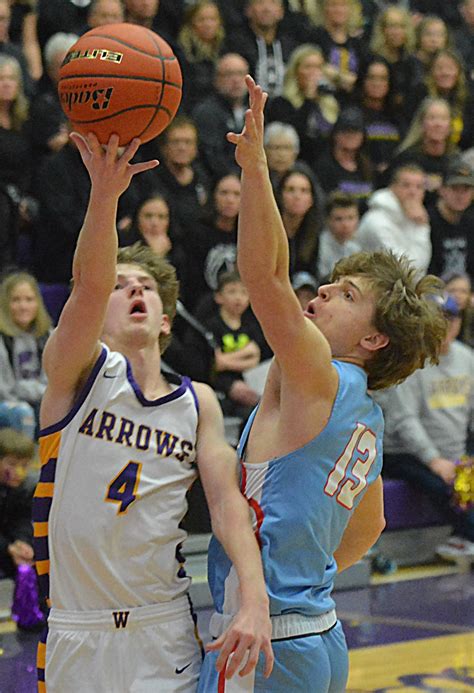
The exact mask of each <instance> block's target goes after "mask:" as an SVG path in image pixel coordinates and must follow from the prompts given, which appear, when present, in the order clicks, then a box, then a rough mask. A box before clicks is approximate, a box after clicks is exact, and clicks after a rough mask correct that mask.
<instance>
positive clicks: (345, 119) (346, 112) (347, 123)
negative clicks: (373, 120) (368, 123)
mask: <svg viewBox="0 0 474 693" xmlns="http://www.w3.org/2000/svg"><path fill="white" fill-rule="evenodd" d="M347 130H356V131H360V132H365V122H364V114H363V113H362V111H361V110H360V108H357V107H356V106H349V107H348V108H345V109H343V110H342V111H341V113H340V114H339V117H338V119H337V120H336V123H335V125H334V127H333V132H343V131H347Z"/></svg>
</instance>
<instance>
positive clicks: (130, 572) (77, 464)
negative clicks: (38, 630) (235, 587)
mask: <svg viewBox="0 0 474 693" xmlns="http://www.w3.org/2000/svg"><path fill="white" fill-rule="evenodd" d="M197 425H198V403H197V399H196V395H195V392H194V390H193V388H192V385H191V382H190V380H189V379H187V378H180V379H179V381H178V384H177V386H176V389H174V390H172V392H171V393H170V394H168V395H166V396H164V397H161V398H159V399H158V400H155V401H149V400H147V399H145V397H144V396H143V394H142V392H141V391H140V388H139V387H138V385H137V383H136V382H135V380H134V378H133V374H132V372H131V368H130V364H129V363H128V362H127V360H126V359H125V357H124V356H122V355H121V354H118V353H114V352H110V351H109V350H108V349H107V348H106V347H105V346H104V348H103V350H102V353H101V355H100V357H99V359H98V362H97V364H96V366H95V367H94V369H93V372H92V373H91V375H90V377H89V380H88V382H87V383H86V386H85V387H84V390H83V392H82V393H81V395H80V397H79V401H78V402H77V403H76V405H75V407H74V408H73V410H72V411H71V412H70V413H69V414H68V415H67V416H66V417H65V418H64V419H63V420H62V421H60V422H59V423H58V424H56V425H54V426H50V427H49V428H47V429H45V430H43V431H42V432H41V437H40V453H41V458H42V472H41V477H40V483H39V484H38V488H37V491H36V494H35V504H34V513H33V517H34V521H35V549H36V558H37V568H38V572H39V575H40V581H41V582H42V583H43V584H42V587H43V588H45V589H46V592H47V593H49V597H50V603H51V604H52V606H54V607H56V608H57V609H68V610H81V611H82V610H87V609H108V608H116V607H123V606H129V607H135V606H144V605H148V604H154V603H157V602H164V601H169V600H171V599H174V598H176V597H178V596H180V595H182V594H183V593H185V592H186V590H187V589H188V588H189V583H190V579H189V578H188V577H187V576H186V574H185V572H184V568H183V566H182V558H181V557H180V553H179V548H180V544H181V542H182V541H183V539H184V538H185V536H186V533H185V532H184V530H182V529H180V528H179V523H180V521H181V519H182V518H183V516H184V514H185V512H186V509H187V503H186V492H187V490H188V489H189V487H190V485H191V484H192V482H193V481H194V479H195V477H196V470H195V466H194V460H195V454H196V430H197ZM45 583H46V584H45ZM48 583H49V584H48ZM48 588H49V589H48Z"/></svg>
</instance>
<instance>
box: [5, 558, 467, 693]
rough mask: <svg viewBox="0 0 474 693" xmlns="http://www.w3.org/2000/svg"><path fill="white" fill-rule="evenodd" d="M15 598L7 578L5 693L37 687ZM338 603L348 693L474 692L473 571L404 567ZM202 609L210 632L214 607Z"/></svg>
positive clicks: (32, 641)
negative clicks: (13, 614) (16, 620)
mask: <svg viewBox="0 0 474 693" xmlns="http://www.w3.org/2000/svg"><path fill="white" fill-rule="evenodd" d="M9 597H10V593H9V590H8V587H7V586H6V585H5V581H3V583H0V617H1V616H2V615H3V617H4V619H5V620H3V621H2V622H0V693H33V691H35V690H36V689H35V648H36V642H37V637H38V636H36V635H33V634H26V633H20V632H16V630H15V626H14V624H13V623H12V622H11V621H9V620H7V618H8V602H9ZM336 601H337V607H338V613H339V616H340V617H341V618H342V621H343V623H344V627H345V631H346V636H347V640H348V643H349V647H350V659H351V674H350V679H349V685H348V689H347V691H348V693H362V692H366V691H371V692H373V693H382V692H383V693H391V692H392V691H393V692H395V691H407V692H408V693H415V692H416V691H430V692H431V693H459V692H465V693H467V692H468V691H469V692H470V693H473V691H474V571H470V572H459V571H457V570H456V569H455V568H454V567H451V566H449V565H445V564H443V565H441V564H440V565H436V566H429V567H425V568H409V569H407V568H405V569H402V570H399V571H397V573H395V575H392V576H389V577H384V576H380V577H378V578H375V579H374V584H372V585H371V586H370V587H369V588H363V589H357V590H346V591H339V592H337V593H336ZM198 615H199V623H200V629H201V633H202V635H203V637H204V638H206V636H207V624H208V620H209V616H210V612H209V610H202V611H199V612H198ZM64 693H67V692H66V691H65V692H64ZM91 693H93V691H91ZM110 693H115V692H114V691H110ZM121 693H122V692H121ZM157 693H159V692H157ZM288 693H291V691H289V692H288ZM308 693H311V692H310V691H308Z"/></svg>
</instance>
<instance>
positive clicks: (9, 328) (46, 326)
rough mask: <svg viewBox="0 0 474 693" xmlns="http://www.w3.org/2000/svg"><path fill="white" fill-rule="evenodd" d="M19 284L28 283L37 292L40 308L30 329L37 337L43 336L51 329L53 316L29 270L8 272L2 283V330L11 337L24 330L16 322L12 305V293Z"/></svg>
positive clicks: (0, 303) (0, 310)
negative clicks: (51, 316)
mask: <svg viewBox="0 0 474 693" xmlns="http://www.w3.org/2000/svg"><path fill="white" fill-rule="evenodd" d="M19 284H28V286H29V287H30V288H31V289H32V291H33V293H34V294H35V297H36V301H37V305H38V310H37V312H36V316H35V317H34V318H33V321H32V324H31V327H30V330H29V331H30V332H31V334H32V335H34V336H35V337H43V336H44V335H46V334H48V332H49V331H50V329H51V318H50V316H49V313H48V311H47V310H46V306H45V305H44V301H43V297H42V296H41V291H40V288H39V285H38V282H37V281H36V279H35V278H34V277H33V275H31V274H29V273H28V272H13V273H12V274H8V275H7V276H6V277H5V279H4V280H3V281H2V283H1V285H0V332H3V334H6V335H8V336H9V337H16V336H17V335H19V334H21V333H22V332H23V330H22V329H21V328H19V327H18V325H17V324H16V323H15V322H14V320H13V318H12V312H11V307H10V302H11V297H12V293H13V292H14V290H15V289H16V287H17V286H18V285H19Z"/></svg>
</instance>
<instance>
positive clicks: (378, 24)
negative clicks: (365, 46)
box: [370, 5, 416, 63]
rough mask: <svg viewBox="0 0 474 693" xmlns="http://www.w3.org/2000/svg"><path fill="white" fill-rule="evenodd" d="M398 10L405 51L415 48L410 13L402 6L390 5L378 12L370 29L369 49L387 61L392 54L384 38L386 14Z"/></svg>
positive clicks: (390, 59) (408, 51)
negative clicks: (403, 32)
mask: <svg viewBox="0 0 474 693" xmlns="http://www.w3.org/2000/svg"><path fill="white" fill-rule="evenodd" d="M394 12H398V13H399V14H400V16H401V18H402V20H403V24H404V29H405V45H404V49H405V50H406V51H407V53H413V51H414V49H415V42H416V39H415V30H414V28H413V22H412V19H411V15H410V13H409V12H408V10H405V9H404V8H403V7H398V6H396V5H390V6H389V7H387V8H386V9H385V10H384V11H383V12H380V13H379V14H378V16H377V19H376V20H375V23H374V28H373V30H372V37H371V39H370V50H371V51H372V53H376V54H377V55H381V56H382V57H383V58H385V59H386V60H388V62H389V63H391V62H393V60H392V55H391V53H390V51H389V50H388V48H387V43H386V38H385V34H384V29H385V26H386V22H387V16H388V15H389V14H390V13H394Z"/></svg>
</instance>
